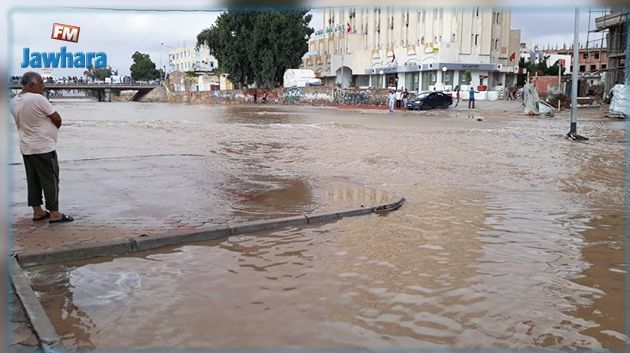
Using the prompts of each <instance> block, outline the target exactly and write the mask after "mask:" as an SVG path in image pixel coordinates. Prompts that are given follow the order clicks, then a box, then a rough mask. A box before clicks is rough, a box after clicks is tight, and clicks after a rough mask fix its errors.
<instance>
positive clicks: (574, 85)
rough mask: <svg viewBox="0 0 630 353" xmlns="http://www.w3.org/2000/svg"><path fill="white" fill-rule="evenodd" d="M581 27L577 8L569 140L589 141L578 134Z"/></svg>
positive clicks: (574, 29) (574, 30)
mask: <svg viewBox="0 0 630 353" xmlns="http://www.w3.org/2000/svg"><path fill="white" fill-rule="evenodd" d="M579 26H580V9H579V8H575V26H574V28H573V74H572V77H571V127H570V128H569V133H568V134H567V137H568V138H571V139H573V140H588V138H586V137H584V136H580V135H578V133H577V90H578V68H579V66H580V57H579V50H580V41H579V38H580V37H579V35H578V27H579Z"/></svg>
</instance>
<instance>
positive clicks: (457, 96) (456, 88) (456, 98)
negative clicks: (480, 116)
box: [455, 86, 461, 108]
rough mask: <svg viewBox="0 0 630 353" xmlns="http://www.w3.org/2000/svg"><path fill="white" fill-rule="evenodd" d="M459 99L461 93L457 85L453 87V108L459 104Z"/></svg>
mask: <svg viewBox="0 0 630 353" xmlns="http://www.w3.org/2000/svg"><path fill="white" fill-rule="evenodd" d="M460 99H461V95H460V93H459V86H457V87H455V108H457V106H458V105H459V100H460Z"/></svg>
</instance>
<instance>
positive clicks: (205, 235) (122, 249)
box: [16, 197, 405, 267]
mask: <svg viewBox="0 0 630 353" xmlns="http://www.w3.org/2000/svg"><path fill="white" fill-rule="evenodd" d="M404 202H405V198H404V197H403V198H401V199H400V200H398V201H396V202H393V203H389V204H384V205H378V206H373V207H363V206H361V207H360V208H353V209H347V210H341V211H337V212H323V213H315V214H305V215H300V216H293V217H285V218H276V219H269V220H261V221H250V222H243V223H239V224H235V225H225V226H216V227H212V228H207V229H204V230H200V231H197V232H192V233H191V232H188V233H183V232H175V233H169V234H163V235H155V236H140V237H136V238H129V239H125V240H116V241H113V242H109V243H104V242H98V243H92V244H77V245H74V246H69V247H67V248H63V249H57V250H50V251H44V252H37V253H29V252H23V253H18V254H16V257H17V261H18V262H19V264H20V265H21V266H22V267H29V266H36V265H44V264H53V263H63V262H68V261H76V260H84V259H89V258H93V257H101V256H116V255H123V254H127V253H133V252H138V251H146V250H153V249H158V248H162V247H166V246H175V245H182V244H187V243H192V242H201V241H207V240H212V239H217V238H221V237H226V236H230V235H236V234H249V233H255V232H261V231H266V230H274V229H280V228H287V227H299V226H306V225H310V224H318V223H328V222H336V221H337V220H339V219H341V218H345V217H355V216H363V215H368V214H372V213H384V212H391V211H394V210H396V209H398V208H400V207H401V206H402V205H403V203H404Z"/></svg>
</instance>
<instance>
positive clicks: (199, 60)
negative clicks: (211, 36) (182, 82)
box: [167, 44, 218, 73]
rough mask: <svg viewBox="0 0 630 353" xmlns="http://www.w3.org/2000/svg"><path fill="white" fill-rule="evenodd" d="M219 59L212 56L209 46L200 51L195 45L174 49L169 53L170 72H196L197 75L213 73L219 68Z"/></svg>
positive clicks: (201, 48) (202, 47)
mask: <svg viewBox="0 0 630 353" xmlns="http://www.w3.org/2000/svg"><path fill="white" fill-rule="evenodd" d="M217 65H218V63H217V59H215V58H214V56H212V55H210V50H209V49H208V47H207V46H201V47H199V49H197V48H196V47H195V45H194V44H191V45H185V46H183V47H179V48H173V49H171V50H170V51H169V52H168V70H167V71H168V72H169V73H170V72H175V71H181V72H184V71H194V72H196V73H211V72H214V71H215V70H216V68H217Z"/></svg>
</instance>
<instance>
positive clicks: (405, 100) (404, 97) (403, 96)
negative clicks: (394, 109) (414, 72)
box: [402, 88, 409, 109]
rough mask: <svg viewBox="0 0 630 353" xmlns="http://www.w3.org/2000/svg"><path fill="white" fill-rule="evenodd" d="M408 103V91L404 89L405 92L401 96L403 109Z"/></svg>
mask: <svg viewBox="0 0 630 353" xmlns="http://www.w3.org/2000/svg"><path fill="white" fill-rule="evenodd" d="M408 101H409V91H408V90H407V89H406V88H405V92H403V95H402V104H403V106H402V107H403V109H405V108H407V102H408Z"/></svg>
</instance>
